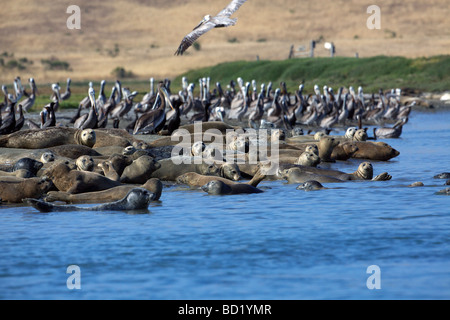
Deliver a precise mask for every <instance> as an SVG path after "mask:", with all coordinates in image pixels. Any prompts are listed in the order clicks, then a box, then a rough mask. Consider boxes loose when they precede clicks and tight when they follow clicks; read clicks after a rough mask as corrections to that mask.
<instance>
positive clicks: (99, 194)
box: [44, 178, 163, 203]
mask: <svg viewBox="0 0 450 320" xmlns="http://www.w3.org/2000/svg"><path fill="white" fill-rule="evenodd" d="M139 187H140V188H144V189H147V190H148V191H150V192H151V193H153V200H155V201H156V200H159V198H160V197H161V194H162V190H163V184H162V182H161V181H160V180H159V179H156V178H151V179H148V180H147V182H146V183H144V184H143V185H141V186H139ZM133 188H136V186H135V185H131V184H124V185H120V186H117V187H113V188H110V189H107V190H102V191H94V192H84V193H77V194H70V193H67V192H62V191H49V192H48V193H47V195H45V196H44V199H45V201H48V202H52V201H63V202H67V203H93V202H95V203H101V202H111V201H117V200H119V199H122V198H123V197H125V196H126V195H127V193H128V192H129V191H130V190H131V189H133Z"/></svg>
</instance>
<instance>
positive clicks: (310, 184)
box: [296, 180, 326, 191]
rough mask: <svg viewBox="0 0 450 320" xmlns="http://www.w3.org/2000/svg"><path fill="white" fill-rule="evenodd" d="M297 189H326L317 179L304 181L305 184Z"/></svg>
mask: <svg viewBox="0 0 450 320" xmlns="http://www.w3.org/2000/svg"><path fill="white" fill-rule="evenodd" d="M296 189H297V190H305V191H313V190H322V189H326V188H325V187H324V186H323V185H322V184H321V183H320V182H319V181H316V180H308V181H305V182H303V184H301V185H299V186H298V187H297V188H296Z"/></svg>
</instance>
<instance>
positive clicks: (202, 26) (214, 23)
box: [175, 0, 247, 55]
mask: <svg viewBox="0 0 450 320" xmlns="http://www.w3.org/2000/svg"><path fill="white" fill-rule="evenodd" d="M245 1H247V0H233V1H231V2H230V4H229V5H228V6H227V7H226V8H224V9H223V10H222V11H220V12H219V13H218V14H217V15H216V16H215V17H211V15H209V14H208V15H206V16H205V17H204V18H203V20H202V21H200V23H199V24H198V25H197V26H196V27H195V28H194V30H193V31H192V32H191V33H189V34H188V35H187V36H185V37H184V38H183V40H182V41H181V44H180V46H179V47H178V49H177V51H175V55H182V54H183V52H184V51H186V49H187V48H189V47H190V46H191V45H192V44H193V43H194V42H195V41H196V40H197V39H198V38H200V36H201V35H203V34H204V33H206V32H208V31H209V30H211V29H213V28H221V27H229V26H234V25H235V24H236V21H237V19H236V18H234V19H231V18H230V16H231V15H232V14H233V13H234V12H236V11H237V10H238V9H239V7H240V6H241V5H242V4H244V2H245Z"/></svg>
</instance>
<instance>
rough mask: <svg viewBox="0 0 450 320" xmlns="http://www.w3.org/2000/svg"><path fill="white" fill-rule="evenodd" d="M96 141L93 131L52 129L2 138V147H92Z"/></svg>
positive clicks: (0, 141) (27, 131)
mask: <svg viewBox="0 0 450 320" xmlns="http://www.w3.org/2000/svg"><path fill="white" fill-rule="evenodd" d="M95 141H96V136H95V132H94V130H92V129H86V130H79V129H75V128H67V127H51V128H45V129H40V130H31V129H30V130H21V131H17V132H14V133H11V134H8V135H4V136H1V137H0V147H4V148H21V149H44V148H50V147H54V146H60V145H64V144H81V145H85V146H88V147H92V146H93V145H94V144H95Z"/></svg>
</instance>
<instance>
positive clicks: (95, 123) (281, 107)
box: [0, 77, 415, 139]
mask: <svg viewBox="0 0 450 320" xmlns="http://www.w3.org/2000/svg"><path fill="white" fill-rule="evenodd" d="M155 82H156V81H155V79H154V78H150V91H149V92H142V93H141V95H142V98H141V99H137V100H136V101H134V99H135V98H136V97H137V96H138V95H139V92H138V91H131V89H130V88H128V87H122V84H121V82H120V81H119V80H117V81H116V82H115V83H114V85H113V86H112V90H111V92H110V94H109V97H108V98H107V95H106V92H105V91H106V90H105V88H106V81H105V80H102V81H101V82H100V90H99V94H98V96H97V97H96V95H95V90H94V86H93V83H92V82H90V83H89V84H88V87H87V90H86V91H87V97H86V98H85V99H82V100H81V101H79V102H78V106H79V107H78V109H77V110H76V112H75V115H74V116H72V117H70V119H69V120H65V119H66V118H67V116H62V115H61V114H62V113H63V111H62V110H61V109H60V101H61V100H62V95H61V93H60V86H59V85H58V83H57V82H55V83H53V84H51V86H50V87H51V90H52V95H51V98H50V100H49V102H48V103H47V104H45V105H44V106H43V107H42V111H41V112H40V113H39V114H38V115H36V118H37V119H35V120H33V119H32V118H31V117H30V116H29V113H30V111H31V108H32V107H33V108H36V105H35V98H36V94H37V86H36V83H35V80H34V79H33V78H30V79H29V83H30V88H31V94H29V93H27V92H26V91H25V90H24V89H23V87H22V86H21V82H20V78H19V77H17V78H16V79H14V83H13V88H14V94H13V93H9V92H8V87H7V86H6V85H3V86H2V91H3V94H4V98H3V102H2V103H1V117H0V134H1V135H3V134H8V133H12V132H14V131H18V130H21V129H22V128H26V129H40V128H47V127H52V126H68V127H74V128H80V129H88V128H90V129H97V128H107V127H113V128H119V127H123V129H125V130H127V131H128V132H129V133H130V134H165V135H170V134H171V133H173V132H174V131H175V130H176V129H177V128H178V127H179V126H180V125H182V124H186V123H194V122H196V121H201V122H208V121H223V122H227V123H233V124H236V125H241V126H244V127H247V128H253V129H266V128H279V129H281V130H283V131H284V132H286V133H288V134H289V133H294V132H296V134H298V133H299V132H309V133H311V132H314V131H316V132H317V131H325V132H330V131H331V130H335V131H341V130H342V131H343V132H344V133H345V137H347V138H352V136H353V134H354V133H355V131H356V130H357V129H358V128H359V129H362V127H363V126H373V137H368V138H369V139H390V138H399V137H400V136H401V133H402V128H403V126H404V125H405V124H406V123H407V122H408V117H409V114H410V112H411V110H412V107H413V106H414V105H415V101H413V102H410V103H405V104H402V103H401V100H400V98H401V90H399V89H392V90H388V91H386V92H384V91H383V90H379V92H377V93H369V94H367V93H364V91H363V88H362V87H358V89H357V90H355V89H354V88H355V87H353V86H348V87H347V88H344V87H340V88H339V89H338V90H337V92H335V91H334V90H333V88H331V87H330V86H327V85H324V86H323V87H322V89H320V87H319V86H318V85H314V88H313V90H312V92H310V93H307V92H305V89H304V84H303V83H302V84H300V85H299V86H298V89H297V90H295V91H294V92H288V89H287V86H286V83H285V82H283V81H282V82H280V83H279V87H276V86H274V84H273V83H272V82H269V83H261V84H260V85H259V88H260V89H258V84H257V81H256V79H252V80H250V81H244V80H243V79H242V78H241V77H238V78H237V79H236V81H234V80H231V81H230V82H229V83H228V84H227V85H226V86H225V87H224V86H223V85H222V84H221V83H220V82H215V87H214V88H211V79H210V78H209V77H204V78H201V79H199V80H198V89H197V90H198V96H196V95H195V94H194V90H195V89H196V85H195V83H194V82H190V83H189V82H188V80H187V79H186V78H185V77H183V78H182V83H181V88H182V89H181V90H180V91H178V92H177V93H171V89H170V85H171V82H170V80H169V79H165V80H162V81H159V82H158V85H157V86H156V85H155ZM69 85H70V79H68V87H69ZM155 87H157V88H156V89H155ZM225 88H226V89H225ZM68 89H69V88H68ZM69 90H70V89H69ZM66 91H67V90H66ZM73 99H74V98H73V95H72V97H70V98H69V100H73ZM37 108H39V106H37ZM24 113H25V115H24ZM133 114H134V116H133ZM122 123H125V124H123V125H122ZM347 129H348V130H347ZM364 129H365V132H367V129H368V128H364ZM366 136H367V134H366Z"/></svg>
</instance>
